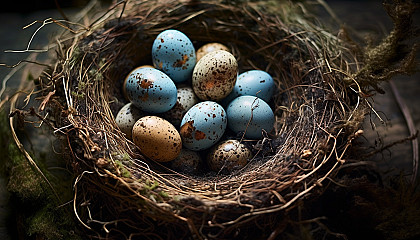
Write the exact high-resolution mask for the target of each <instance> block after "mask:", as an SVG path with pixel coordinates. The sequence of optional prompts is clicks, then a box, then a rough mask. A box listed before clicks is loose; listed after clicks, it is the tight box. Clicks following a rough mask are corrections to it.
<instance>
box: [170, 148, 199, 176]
mask: <svg viewBox="0 0 420 240" xmlns="http://www.w3.org/2000/svg"><path fill="white" fill-rule="evenodd" d="M200 165H201V157H200V154H199V153H198V152H196V151H192V150H189V149H186V148H183V149H181V153H180V154H179V155H178V157H177V158H175V159H174V160H173V161H171V162H170V166H171V168H172V169H174V170H176V171H179V172H184V173H196V172H198V170H199V167H200Z"/></svg>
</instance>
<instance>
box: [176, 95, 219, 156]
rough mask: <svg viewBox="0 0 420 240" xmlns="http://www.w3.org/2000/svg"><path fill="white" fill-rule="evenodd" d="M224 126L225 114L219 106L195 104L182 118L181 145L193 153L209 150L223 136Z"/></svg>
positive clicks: (208, 102) (204, 103) (208, 103)
mask: <svg viewBox="0 0 420 240" xmlns="http://www.w3.org/2000/svg"><path fill="white" fill-rule="evenodd" d="M226 125H227V118H226V112H225V110H224V109H223V107H222V106H220V104H218V103H216V102H213V101H204V102H200V103H197V104H195V105H194V106H193V107H191V108H190V109H189V110H188V111H187V113H186V114H185V115H184V117H183V118H182V121H181V127H180V131H179V132H180V135H181V138H182V144H183V146H184V147H186V148H188V149H190V150H194V151H197V150H203V149H207V148H210V147H211V146H213V145H214V144H215V143H216V142H217V141H219V140H220V138H221V137H222V136H223V134H224V133H225V130H226Z"/></svg>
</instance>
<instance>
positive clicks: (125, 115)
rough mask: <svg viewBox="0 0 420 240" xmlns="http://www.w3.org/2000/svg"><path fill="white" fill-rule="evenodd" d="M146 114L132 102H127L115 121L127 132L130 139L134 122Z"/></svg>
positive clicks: (122, 130)
mask: <svg viewBox="0 0 420 240" xmlns="http://www.w3.org/2000/svg"><path fill="white" fill-rule="evenodd" d="M144 115H145V114H144V113H143V112H142V111H141V110H140V109H138V108H136V106H134V105H133V104H132V103H127V104H126V105H124V106H123V107H122V108H121V109H120V110H119V111H118V113H117V116H116V117H115V122H116V123H117V126H118V127H119V128H120V130H121V132H123V133H125V135H126V136H127V138H128V139H131V137H132V130H133V126H134V124H135V123H136V122H137V120H139V119H140V118H141V117H143V116H144Z"/></svg>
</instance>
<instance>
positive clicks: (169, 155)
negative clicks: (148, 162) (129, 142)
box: [132, 116, 182, 162]
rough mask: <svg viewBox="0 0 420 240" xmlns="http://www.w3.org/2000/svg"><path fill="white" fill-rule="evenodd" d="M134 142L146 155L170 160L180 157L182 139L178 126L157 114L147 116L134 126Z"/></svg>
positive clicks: (164, 160)
mask: <svg viewBox="0 0 420 240" xmlns="http://www.w3.org/2000/svg"><path fill="white" fill-rule="evenodd" d="M132 134H133V142H134V144H136V146H137V147H138V148H139V150H140V152H141V153H143V154H144V155H145V156H146V157H148V158H150V159H152V160H154V161H157V162H169V161H171V160H174V159H175V158H176V157H178V155H179V153H180V152H181V149H182V140H181V136H180V135H179V132H178V131H177V130H176V128H175V127H174V126H173V125H172V124H171V123H170V122H168V121H167V120H165V119H163V118H160V117H157V116H145V117H142V118H140V119H139V120H137V122H136V123H135V124H134V126H133V133H132Z"/></svg>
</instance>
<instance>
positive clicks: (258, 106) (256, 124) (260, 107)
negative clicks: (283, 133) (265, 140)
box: [226, 96, 274, 139]
mask: <svg viewBox="0 0 420 240" xmlns="http://www.w3.org/2000/svg"><path fill="white" fill-rule="evenodd" d="M226 114H227V118H228V127H229V129H231V130H232V131H233V132H235V133H240V132H245V138H249V139H260V138H262V136H263V135H262V132H263V131H266V132H268V133H270V132H271V131H272V130H273V128H274V113H273V110H272V109H271V108H270V106H269V105H268V104H267V103H266V102H265V101H264V100H262V99H260V98H258V97H255V96H239V97H237V98H235V99H234V100H233V101H232V102H231V103H230V104H229V106H228V107H227V110H226Z"/></svg>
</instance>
